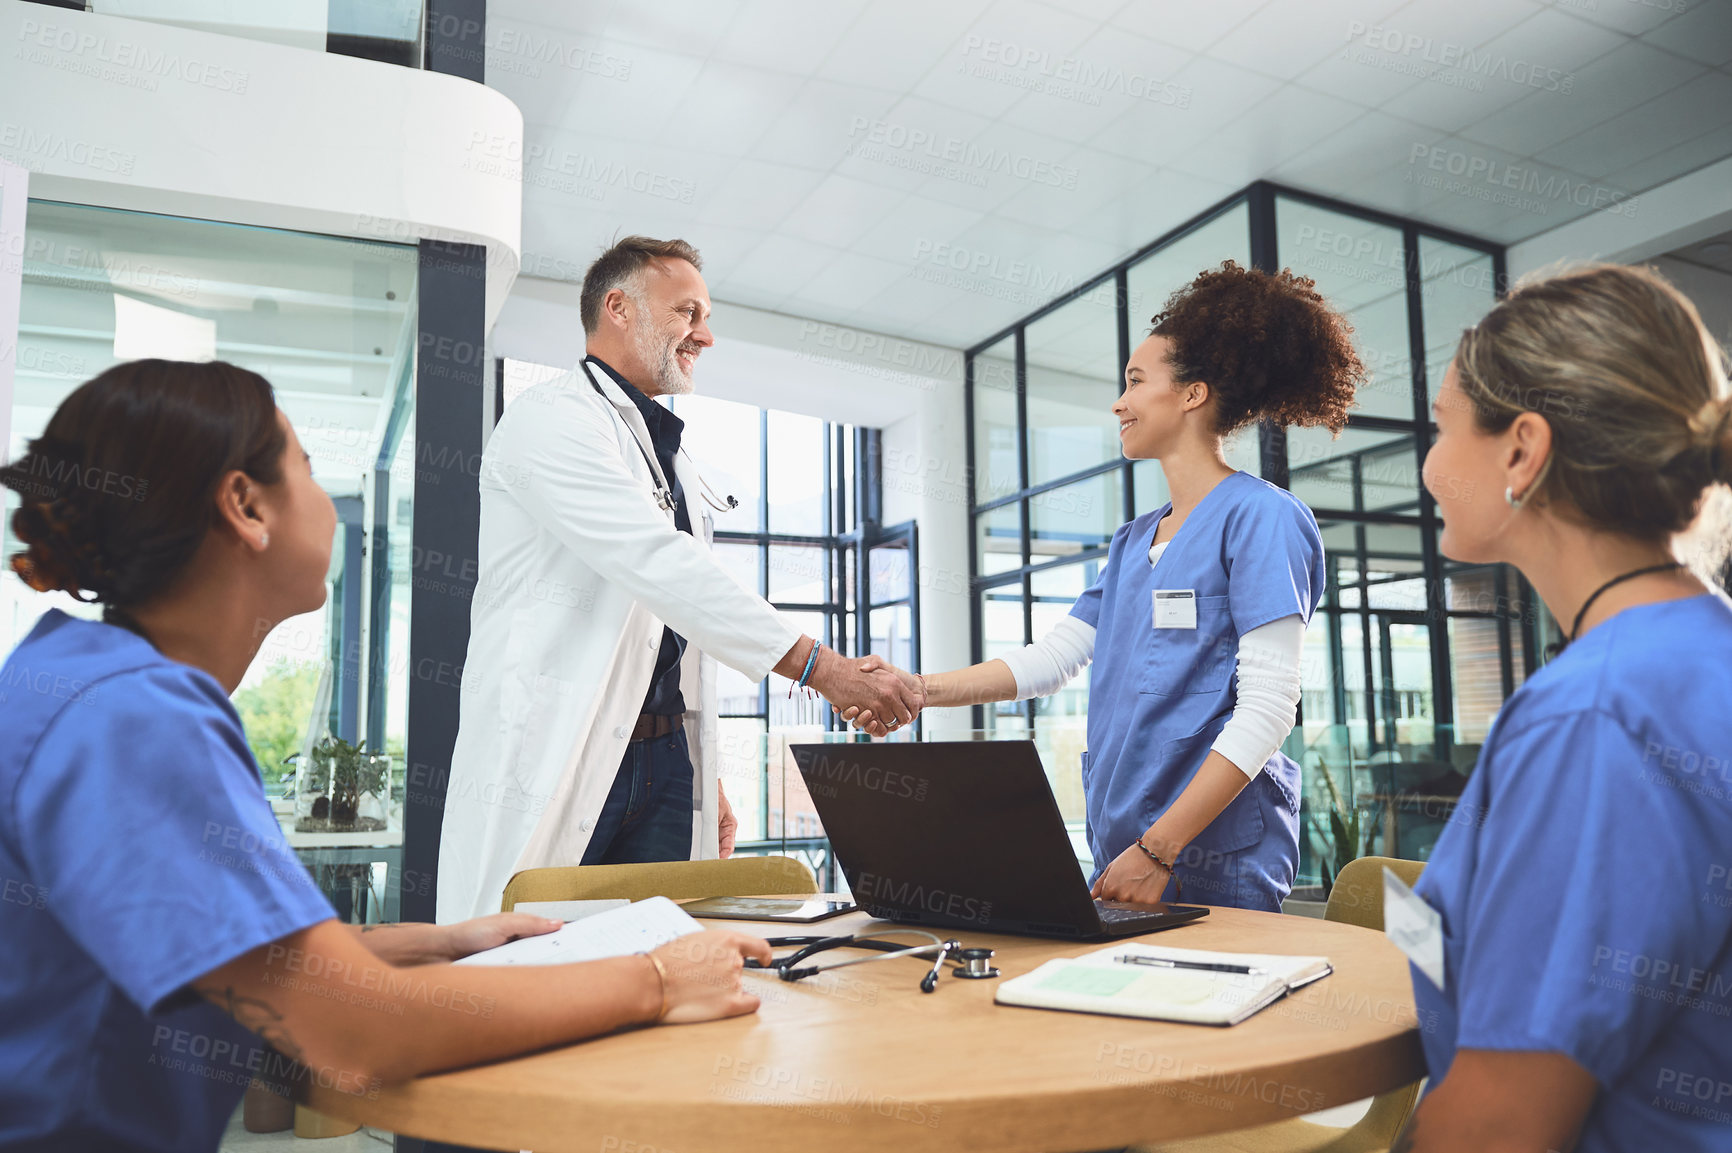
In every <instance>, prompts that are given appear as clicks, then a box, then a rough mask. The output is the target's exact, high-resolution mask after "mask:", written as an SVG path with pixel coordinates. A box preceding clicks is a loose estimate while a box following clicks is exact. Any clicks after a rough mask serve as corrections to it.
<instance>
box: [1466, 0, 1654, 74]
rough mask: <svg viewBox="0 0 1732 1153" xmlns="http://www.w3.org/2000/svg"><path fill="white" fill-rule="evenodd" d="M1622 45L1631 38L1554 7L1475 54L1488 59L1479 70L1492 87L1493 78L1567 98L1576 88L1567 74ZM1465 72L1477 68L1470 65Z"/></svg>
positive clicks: (1534, 15) (1542, 11) (1535, 14)
mask: <svg viewBox="0 0 1732 1153" xmlns="http://www.w3.org/2000/svg"><path fill="white" fill-rule="evenodd" d="M1629 2H1630V0H1625V3H1629ZM1624 43H1627V38H1626V37H1625V36H1624V35H1623V34H1621V33H1618V32H1614V31H1612V30H1611V29H1609V28H1606V27H1603V26H1602V25H1599V24H1594V23H1592V22H1590V21H1587V20H1579V19H1577V18H1576V17H1575V16H1574V15H1573V14H1571V12H1570V10H1569V9H1567V8H1557V7H1553V8H1541V9H1540V10H1539V11H1538V12H1535V13H1534V14H1533V15H1532V16H1530V17H1528V18H1527V19H1526V20H1523V21H1522V22H1521V23H1520V24H1517V25H1516V26H1515V27H1514V28H1511V29H1510V30H1509V31H1508V32H1505V33H1504V34H1503V35H1501V36H1498V37H1496V38H1495V39H1493V40H1491V41H1489V42H1487V43H1486V44H1484V45H1482V46H1481V49H1480V51H1478V52H1475V53H1474V55H1475V56H1476V57H1477V56H1480V55H1484V56H1486V57H1488V58H1489V62H1488V63H1487V64H1486V65H1484V66H1483V71H1481V72H1479V73H1478V74H1479V75H1483V76H1484V77H1485V81H1486V86H1487V87H1488V88H1489V87H1490V86H1491V85H1492V84H1493V83H1494V82H1495V83H1498V84H1504V85H1508V86H1510V87H1513V88H1515V89H1517V90H1520V89H1522V88H1524V87H1525V88H1528V89H1531V90H1532V91H1535V92H1548V93H1551V94H1554V95H1557V96H1568V95H1570V94H1571V92H1573V91H1574V85H1573V84H1568V83H1566V80H1567V79H1568V78H1569V77H1571V76H1573V75H1574V74H1575V72H1576V71H1577V70H1578V69H1580V68H1582V67H1583V66H1585V65H1587V64H1589V63H1591V62H1592V61H1595V60H1598V59H1599V58H1600V57H1602V56H1604V55H1605V54H1606V53H1608V52H1610V51H1611V50H1612V49H1614V48H1616V47H1617V46H1618V45H1620V44H1624ZM1467 71H1469V72H1470V73H1471V72H1474V71H1475V69H1474V67H1469V68H1468V69H1467Z"/></svg>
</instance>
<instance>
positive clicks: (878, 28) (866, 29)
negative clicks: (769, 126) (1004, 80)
mask: <svg viewBox="0 0 1732 1153" xmlns="http://www.w3.org/2000/svg"><path fill="white" fill-rule="evenodd" d="M990 3H991V0H944V2H942V3H934V2H933V0H872V2H871V3H870V4H868V5H867V6H866V8H865V10H864V11H862V12H861V13H860V15H859V18H858V19H856V20H855V21H854V23H853V24H852V25H851V26H850V27H849V28H848V31H847V33H846V34H845V35H844V36H843V37H842V39H841V40H840V41H839V42H838V43H837V44H836V46H835V48H833V49H831V51H830V54H829V55H828V56H826V57H825V58H824V60H823V62H822V63H821V64H820V65H819V66H818V72H817V74H818V75H819V76H821V77H823V78H824V79H826V80H833V81H835V82H837V83H839V84H858V85H861V86H862V87H866V88H884V89H888V90H890V91H894V92H908V91H911V90H912V89H913V88H914V86H915V84H916V83H917V82H918V81H919V80H920V78H921V77H922V76H924V75H926V74H927V73H928V72H930V71H932V70H933V69H934V68H937V67H939V66H940V65H941V64H943V63H945V62H947V61H948V62H949V63H951V64H952V65H953V66H954V63H955V60H954V59H953V58H952V56H953V54H956V53H960V51H961V47H962V45H961V40H962V34H963V32H964V31H965V30H966V29H967V28H968V27H969V26H970V25H972V24H973V23H974V22H975V21H976V20H978V19H980V16H981V14H982V13H983V12H985V11H986V9H987V6H988V5H989V4H990Z"/></svg>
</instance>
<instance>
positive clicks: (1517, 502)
mask: <svg viewBox="0 0 1732 1153" xmlns="http://www.w3.org/2000/svg"><path fill="white" fill-rule="evenodd" d="M1503 499H1504V501H1505V502H1506V503H1507V504H1508V505H1509V506H1510V507H1511V508H1513V509H1519V508H1521V506H1522V500H1523V499H1524V498H1522V497H1519V496H1517V495H1516V494H1515V489H1513V488H1508V487H1506V488H1505V489H1504V490H1503Z"/></svg>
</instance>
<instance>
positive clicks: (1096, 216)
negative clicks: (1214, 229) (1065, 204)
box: [1069, 169, 1237, 253]
mask: <svg viewBox="0 0 1732 1153" xmlns="http://www.w3.org/2000/svg"><path fill="white" fill-rule="evenodd" d="M1235 191H1237V188H1236V187H1235V186H1233V185H1229V184H1228V183H1227V182H1226V181H1224V180H1210V179H1206V178H1204V177H1199V176H1192V175H1191V174H1190V173H1186V172H1175V171H1173V170H1171V169H1161V170H1158V171H1156V172H1155V173H1153V174H1152V175H1151V176H1150V177H1149V179H1148V180H1147V181H1146V182H1144V183H1143V184H1141V185H1139V186H1138V187H1137V188H1135V189H1133V190H1130V191H1127V192H1126V193H1125V194H1124V195H1122V196H1120V197H1118V198H1117V199H1115V200H1112V201H1109V202H1107V203H1106V204H1103V205H1100V206H1098V207H1096V208H1094V209H1092V210H1091V211H1089V212H1088V213H1087V214H1086V215H1085V216H1083V217H1082V218H1080V219H1078V220H1075V221H1072V222H1071V224H1070V226H1069V228H1070V232H1071V234H1072V235H1075V236H1086V237H1089V238H1091V239H1095V240H1101V241H1105V242H1107V243H1108V244H1111V245H1113V246H1114V247H1116V248H1117V249H1118V250H1119V251H1120V252H1121V253H1129V252H1134V251H1136V250H1137V249H1139V248H1141V247H1142V246H1143V245H1145V244H1148V243H1149V242H1150V241H1152V240H1154V239H1155V238H1156V237H1158V236H1160V235H1161V233H1163V232H1165V231H1167V230H1168V229H1170V228H1172V227H1173V226H1175V225H1177V224H1180V223H1183V222H1184V221H1186V220H1189V219H1190V218H1191V217H1193V216H1195V215H1196V214H1197V213H1199V212H1201V211H1203V210H1204V209H1205V208H1207V207H1209V205H1211V204H1214V203H1215V202H1216V201H1218V200H1221V199H1222V198H1223V197H1226V196H1228V195H1229V194H1231V193H1233V192H1235Z"/></svg>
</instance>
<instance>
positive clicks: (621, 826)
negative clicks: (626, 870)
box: [583, 724, 692, 865]
mask: <svg viewBox="0 0 1732 1153" xmlns="http://www.w3.org/2000/svg"><path fill="white" fill-rule="evenodd" d="M691 856H692V758H691V752H690V750H689V748H688V747H687V745H686V730H685V726H684V725H683V724H681V725H675V726H674V730H673V732H671V733H667V734H665V735H663V736H659V737H651V738H649V739H648V740H643V741H632V742H631V743H630V744H628V745H626V747H625V759H624V760H623V761H621V762H620V766H619V772H618V773H617V774H615V775H614V778H613V788H612V789H611V790H609V791H608V794H607V803H606V804H604V805H603V806H602V809H601V816H600V817H599V818H597V819H596V822H595V832H594V833H593V834H592V835H591V836H590V839H589V847H588V848H587V849H585V850H584V853H583V863H584V864H586V865H623V864H631V863H636V862H640V861H689V860H691Z"/></svg>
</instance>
